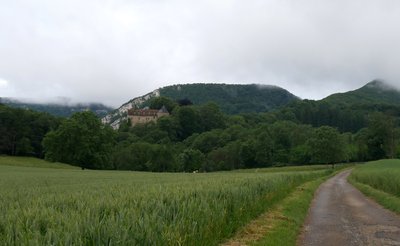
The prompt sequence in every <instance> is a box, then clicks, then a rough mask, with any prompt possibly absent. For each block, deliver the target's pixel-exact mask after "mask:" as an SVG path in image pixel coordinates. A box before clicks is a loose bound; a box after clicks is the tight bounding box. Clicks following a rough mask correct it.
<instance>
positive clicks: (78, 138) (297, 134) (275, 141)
mask: <svg viewBox="0 0 400 246" xmlns="http://www.w3.org/2000/svg"><path fill="white" fill-rule="evenodd" d="M348 95H349V98H346V93H342V94H338V95H332V96H330V97H328V98H326V99H323V100H320V101H312V100H303V101H298V100H296V101H293V102H291V103H290V104H289V105H287V106H286V107H282V108H279V109H276V110H273V111H270V112H264V113H241V114H233V115H232V114H226V113H224V112H223V111H222V110H221V108H220V107H219V105H218V104H216V103H214V102H207V103H202V104H196V105H191V104H190V103H188V102H190V101H191V98H186V100H178V101H176V100H174V99H171V98H167V97H163V96H162V97H157V98H153V99H151V100H150V101H149V102H148V105H149V106H150V107H151V108H155V109H158V108H160V107H161V106H162V105H165V106H167V108H168V110H169V111H170V112H171V115H170V116H168V117H162V118H160V119H159V120H158V121H157V122H156V123H154V122H152V123H148V124H142V125H136V126H134V127H131V125H130V122H129V121H126V122H123V124H122V125H121V127H120V128H119V130H118V131H113V130H111V129H110V127H108V126H105V125H102V124H101V123H100V120H99V119H98V118H96V116H94V115H93V113H91V112H80V113H76V114H74V115H73V116H72V117H71V118H68V119H58V118H54V117H52V116H49V115H47V114H42V113H36V112H32V111H26V110H20V109H11V108H9V107H7V106H4V105H3V106H1V107H0V110H1V111H0V114H1V129H0V130H1V131H2V132H12V131H10V130H9V129H12V130H13V132H15V133H16V134H14V136H16V137H14V138H13V137H12V136H11V134H8V135H7V136H8V138H5V137H4V136H3V137H2V139H1V145H0V146H1V149H0V150H1V153H2V154H8V155H36V156H45V158H46V159H48V160H52V161H60V162H66V163H70V164H73V165H77V166H81V167H84V168H94V169H121V170H140V171H161V172H164V171H172V172H173V171H190V172H191V171H217V170H231V169H238V168H257V167H268V166H280V165H301V164H317V163H330V164H333V163H339V162H358V161H367V160H376V159H382V158H394V157H399V156H400V149H399V140H400V129H399V117H400V103H399V102H400V93H399V92H398V91H397V90H395V89H393V88H388V87H387V86H386V85H385V84H384V83H382V82H376V81H373V82H371V83H369V84H367V85H366V86H364V87H362V88H360V89H359V90H355V91H352V92H349V94H348ZM358 98H360V99H358ZM379 98H382V100H379ZM388 98H389V99H390V100H389V99H388ZM20 119H22V120H21V124H20V123H18V124H13V123H12V122H14V121H19V120H20ZM23 119H25V120H23ZM36 119H47V121H44V122H46V124H45V123H41V124H42V125H40V126H42V128H40V127H38V126H36V125H35V124H33V125H32V124H31V123H30V122H37V120H36ZM42 121H43V120H41V121H38V122H42ZM22 122H25V123H22ZM37 124H39V123H37ZM19 127H21V129H31V130H30V131H28V130H23V131H22V130H21V131H20V130H19ZM24 127H25V128H24ZM37 129H42V130H41V131H38V130H37ZM36 131H38V133H40V134H35V132H36ZM31 132H34V133H33V134H31ZM35 137H36V138H35ZM31 138H35V140H34V141H33V140H32V139H31ZM10 142H13V143H14V145H10V144H9V143H10ZM34 143H35V144H34ZM38 143H41V144H38ZM7 146H19V147H18V148H14V149H13V150H12V148H11V149H10V148H9V147H7ZM29 146H31V147H29ZM33 146H36V147H35V148H33ZM16 149H19V150H16ZM32 149H34V151H32Z"/></svg>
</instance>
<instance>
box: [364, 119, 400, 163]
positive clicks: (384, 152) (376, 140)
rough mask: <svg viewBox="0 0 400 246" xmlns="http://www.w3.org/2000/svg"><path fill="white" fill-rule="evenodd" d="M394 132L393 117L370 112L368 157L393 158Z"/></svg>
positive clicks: (394, 150) (375, 158)
mask: <svg viewBox="0 0 400 246" xmlns="http://www.w3.org/2000/svg"><path fill="white" fill-rule="evenodd" d="M396 133H397V131H396V129H395V120H394V118H393V117H391V116H389V115H385V114H382V113H375V114H372V115H371V116H370V119H369V124H368V133H367V135H368V140H367V146H368V151H369V153H370V159H372V160H377V159H382V158H394V156H395V152H396V145H397V141H396V140H397V136H396V135H397V134H396Z"/></svg>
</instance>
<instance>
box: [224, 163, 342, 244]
mask: <svg viewBox="0 0 400 246" xmlns="http://www.w3.org/2000/svg"><path fill="white" fill-rule="evenodd" d="M345 167H346V166H342V168H341V169H340V170H342V169H343V168H345ZM338 172H339V170H336V171H335V172H333V173H332V174H330V175H328V176H325V177H322V178H318V179H316V180H313V181H309V182H306V183H304V184H302V185H300V186H298V187H297V188H296V189H295V190H294V192H292V193H291V194H290V195H288V196H287V197H286V198H284V199H283V200H282V201H281V202H280V203H279V204H277V205H276V206H275V207H273V208H271V209H270V210H268V211H267V212H265V213H264V214H262V215H261V216H259V217H258V218H257V219H255V220H253V221H251V222H250V223H249V224H247V225H246V226H245V227H244V228H242V229H241V230H240V231H238V232H237V233H236V234H235V236H234V237H233V238H231V239H230V240H229V241H227V242H225V243H223V244H222V245H225V246H237V245H279V246H281V245H282V246H284V245H295V244H296V240H297V237H298V235H299V233H300V231H301V227H302V225H303V223H304V220H305V218H306V216H307V213H308V209H309V206H310V204H311V201H312V199H313V198H314V193H315V191H316V190H317V189H318V187H319V186H320V185H321V184H322V183H323V182H324V181H326V180H327V179H328V178H330V177H332V176H334V175H335V174H337V173H338Z"/></svg>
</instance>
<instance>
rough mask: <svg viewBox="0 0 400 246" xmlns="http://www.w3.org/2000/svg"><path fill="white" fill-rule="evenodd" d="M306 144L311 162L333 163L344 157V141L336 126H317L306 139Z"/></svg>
mask: <svg viewBox="0 0 400 246" xmlns="http://www.w3.org/2000/svg"><path fill="white" fill-rule="evenodd" d="M308 145H309V151H310V155H311V162H313V163H322V164H334V163H338V162H341V161H343V160H344V159H345V158H346V156H345V147H344V142H343V140H342V138H341V135H340V133H339V132H338V130H337V129H336V128H333V127H330V126H322V127H319V128H317V129H316V130H315V131H314V134H313V135H312V136H311V138H310V139H309V140H308Z"/></svg>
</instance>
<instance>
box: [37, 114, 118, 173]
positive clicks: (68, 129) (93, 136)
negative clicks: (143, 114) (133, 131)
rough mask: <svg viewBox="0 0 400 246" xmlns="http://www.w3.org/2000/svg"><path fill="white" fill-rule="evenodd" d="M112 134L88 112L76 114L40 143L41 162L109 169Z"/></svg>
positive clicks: (111, 131)
mask: <svg viewBox="0 0 400 246" xmlns="http://www.w3.org/2000/svg"><path fill="white" fill-rule="evenodd" d="M113 135H114V133H113V130H112V129H111V128H109V127H108V126H103V125H102V124H101V122H100V120H99V119H98V118H97V116H96V115H95V114H94V113H92V112H79V113H75V114H74V115H72V117H71V118H69V119H67V120H65V121H64V122H62V124H61V125H60V127H59V128H58V129H57V130H54V131H50V132H49V133H48V134H46V136H45V138H44V140H43V146H44V150H45V158H46V159H47V160H50V161H60V162H65V163H69V164H72V165H77V166H80V167H82V168H93V169H106V168H111V165H110V154H111V149H112V145H113V141H114V139H113Z"/></svg>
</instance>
